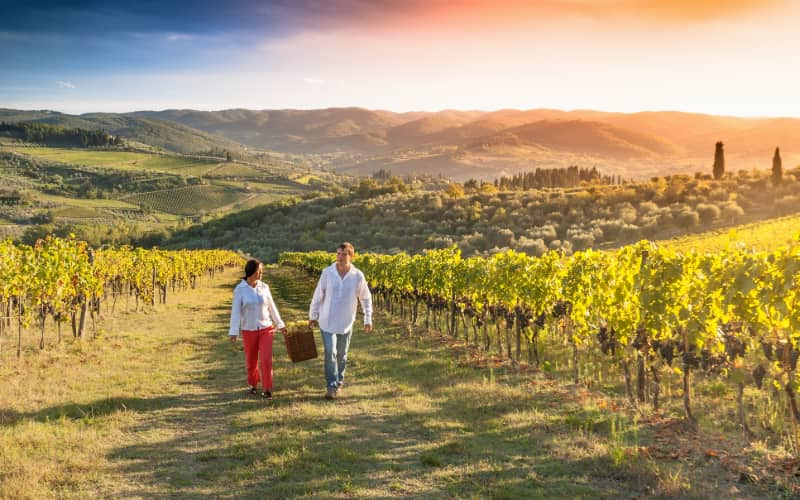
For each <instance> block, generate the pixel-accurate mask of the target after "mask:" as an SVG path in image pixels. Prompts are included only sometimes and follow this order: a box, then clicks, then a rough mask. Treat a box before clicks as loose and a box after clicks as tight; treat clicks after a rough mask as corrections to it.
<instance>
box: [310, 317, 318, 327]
mask: <svg viewBox="0 0 800 500" xmlns="http://www.w3.org/2000/svg"><path fill="white" fill-rule="evenodd" d="M318 326H319V322H317V320H315V319H310V320H308V327H309V328H316V327H318Z"/></svg>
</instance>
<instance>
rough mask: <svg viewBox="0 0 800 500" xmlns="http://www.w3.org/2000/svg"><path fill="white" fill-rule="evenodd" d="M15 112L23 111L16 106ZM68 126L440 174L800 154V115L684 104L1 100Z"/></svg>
mask: <svg viewBox="0 0 800 500" xmlns="http://www.w3.org/2000/svg"><path fill="white" fill-rule="evenodd" d="M14 113H16V114H17V115H14ZM16 116H28V117H31V118H27V119H34V120H36V121H46V122H48V123H55V124H68V125H70V126H83V127H86V126H89V125H92V126H102V127H103V128H106V129H107V130H109V131H110V132H112V133H114V134H121V135H123V136H126V133H130V134H133V136H134V138H135V139H136V140H139V141H141V142H146V143H149V144H155V145H158V146H161V147H165V148H167V149H173V150H187V149H191V150H192V151H197V150H199V149H202V147H201V146H203V147H206V148H209V147H212V146H213V147H221V148H228V149H232V148H235V147H238V145H245V146H247V147H250V148H256V149H266V150H272V151H277V152H284V153H293V154H315V155H328V156H332V157H333V158H334V159H333V160H331V161H332V162H333V163H332V165H333V166H335V167H336V168H337V169H338V170H339V171H342V172H349V173H354V174H368V173H370V172H372V171H375V170H377V169H379V168H389V169H391V170H392V171H393V172H395V173H398V174H411V173H434V174H436V173H440V174H443V175H447V176H451V177H455V178H459V179H465V178H467V177H478V178H493V177H496V176H497V175H502V174H509V173H514V172H517V171H524V170H531V169H533V168H536V167H549V166H564V165H569V164H576V165H580V166H586V167H589V166H593V165H596V166H598V167H600V168H605V169H606V170H607V171H610V172H611V173H620V174H623V175H626V176H631V177H642V176H650V175H654V174H655V175H660V174H665V173H671V172H678V171H687V172H692V171H696V170H705V169H707V168H710V165H711V162H712V160H713V154H714V143H715V142H717V141H720V140H721V141H723V142H724V143H725V151H726V158H727V159H728V160H729V161H728V165H729V168H730V169H731V170H735V169H738V168H751V167H759V168H768V167H769V166H770V165H771V164H770V161H771V158H772V154H773V152H774V149H775V147H780V148H781V151H782V153H783V157H784V162H785V163H786V162H787V160H788V162H792V161H798V160H800V119H793V118H763V119H755V118H738V117H725V116H713V115H703V114H693V113H681V112H641V113H632V114H628V113H608V112H600V111H591V110H578V111H559V110H550V109H534V110H527V111H521V110H513V109H508V110H499V111H491V112H483V111H454V110H446V111H441V112H409V113H393V112H389V111H373V110H367V109H362V108H331V109H319V110H261V111H257V110H247V109H231V110H224V111H194V110H166V111H139V112H134V113H126V114H117V115H115V114H89V115H80V116H71V115H63V114H60V113H52V112H18V111H13V110H0V120H6V121H9V118H8V117H13V118H16Z"/></svg>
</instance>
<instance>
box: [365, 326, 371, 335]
mask: <svg viewBox="0 0 800 500" xmlns="http://www.w3.org/2000/svg"><path fill="white" fill-rule="evenodd" d="M364 333H372V325H364Z"/></svg>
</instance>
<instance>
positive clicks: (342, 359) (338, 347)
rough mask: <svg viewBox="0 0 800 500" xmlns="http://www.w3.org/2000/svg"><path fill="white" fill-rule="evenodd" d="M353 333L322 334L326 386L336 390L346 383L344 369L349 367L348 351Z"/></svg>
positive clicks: (324, 332)
mask: <svg viewBox="0 0 800 500" xmlns="http://www.w3.org/2000/svg"><path fill="white" fill-rule="evenodd" d="M352 335H353V333H352V332H350V333H347V334H344V335H337V334H335V333H329V332H326V331H323V332H322V343H323V344H324V346H325V385H326V386H327V387H329V388H334V389H335V388H336V387H339V386H341V385H342V384H343V383H344V369H345V368H346V367H347V350H348V349H350V337H351V336H352Z"/></svg>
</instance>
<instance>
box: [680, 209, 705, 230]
mask: <svg viewBox="0 0 800 500" xmlns="http://www.w3.org/2000/svg"><path fill="white" fill-rule="evenodd" d="M675 222H677V223H678V226H679V227H681V228H683V229H691V228H693V227H695V226H697V225H698V224H699V223H700V216H699V215H698V214H697V212H695V211H694V210H684V211H682V212H679V213H678V215H676V216H675Z"/></svg>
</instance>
